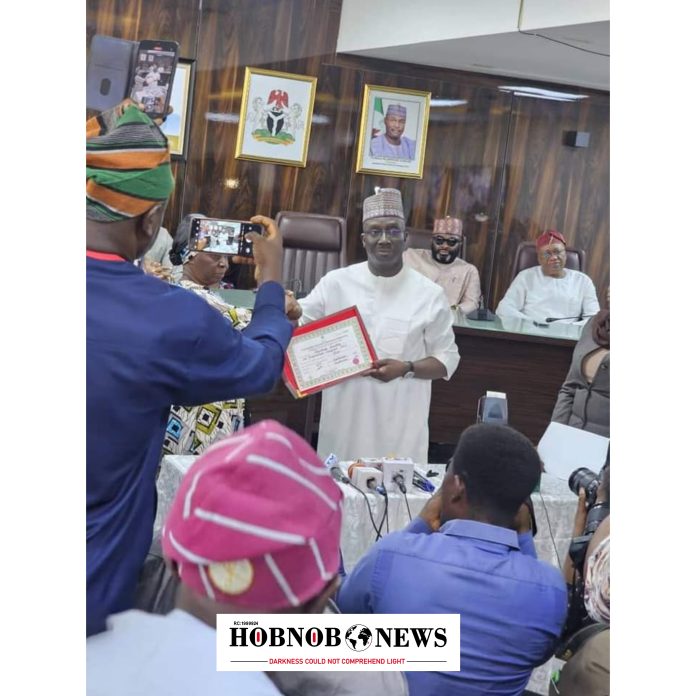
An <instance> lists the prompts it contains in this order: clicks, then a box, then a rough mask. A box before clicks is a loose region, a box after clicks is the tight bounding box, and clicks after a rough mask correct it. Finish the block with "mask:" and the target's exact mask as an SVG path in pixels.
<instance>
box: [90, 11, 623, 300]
mask: <svg viewBox="0 0 696 696" xmlns="http://www.w3.org/2000/svg"><path fill="white" fill-rule="evenodd" d="M199 5H200V9H199ZM340 10H341V0H88V3H87V46H88V48H89V42H90V41H91V38H92V36H93V35H94V34H96V33H99V34H108V35H111V36H118V37H121V38H126V39H133V40H139V39H144V38H160V39H173V40H176V41H178V42H179V44H180V45H181V57H183V58H191V59H195V60H196V66H195V80H196V81H195V92H194V100H193V110H192V119H191V129H190V143H189V150H188V158H187V160H186V162H183V161H178V162H177V163H176V164H175V174H176V190H175V193H174V196H173V199H172V201H171V203H170V205H169V209H168V212H167V219H166V222H165V224H166V225H167V227H168V228H169V229H170V230H172V231H173V230H175V229H176V226H177V224H178V221H179V219H180V218H181V217H182V216H183V215H185V214H186V213H189V212H202V213H205V214H207V215H211V216H216V217H228V218H241V219H245V218H249V217H250V216H251V215H253V214H255V213H262V214H265V215H270V216H275V214H276V213H277V212H278V211H279V210H296V211H304V212H311V213H325V214H329V215H342V216H344V217H345V218H346V219H347V222H348V230H349V238H348V258H349V260H350V261H351V262H352V261H356V260H361V259H362V258H364V256H363V250H362V247H361V244H360V237H359V233H360V220H361V214H362V200H363V199H364V198H365V196H367V195H369V194H370V193H372V191H373V188H374V186H395V187H398V188H400V189H401V191H402V194H403V199H404V204H405V208H406V215H407V224H408V225H409V226H411V227H420V228H423V227H429V226H430V225H431V224H432V221H433V219H434V218H436V217H441V216H443V215H445V214H449V215H453V216H459V217H462V218H463V219H464V221H465V234H466V236H467V260H469V261H471V262H472V263H474V264H476V266H477V267H478V268H479V270H480V272H481V277H482V281H483V285H484V291H485V292H487V293H488V298H489V304H491V305H493V307H494V306H495V304H497V302H498V300H499V299H500V298H501V297H502V295H503V293H504V292H505V289H506V288H507V286H508V285H509V283H510V280H511V272H512V269H511V265H512V260H513V258H514V254H515V249H516V247H517V245H518V243H519V242H520V241H524V240H528V239H534V238H535V236H536V235H537V234H538V232H539V231H540V230H542V229H545V228H548V227H554V228H556V229H559V230H561V231H562V232H563V233H564V234H565V235H566V237H567V239H568V241H569V243H570V244H571V245H573V246H579V247H582V248H584V249H585V250H586V251H587V257H588V268H587V269H586V272H587V273H588V274H589V275H590V276H591V277H592V279H593V280H594V281H595V284H596V286H597V290H598V292H599V293H600V294H602V295H603V293H604V291H605V290H606V287H607V286H608V284H609V96H608V95H607V94H606V93H602V92H593V91H592V90H584V89H583V90H580V89H575V88H569V87H567V86H559V87H558V88H559V89H561V90H563V91H572V92H579V93H582V94H586V95H588V96H587V98H585V99H582V100H580V101H578V102H558V101H548V100H542V99H535V98H524V97H514V96H512V95H510V94H509V93H505V92H502V91H500V90H499V89H498V86H499V85H514V84H522V82H521V81H520V80H515V79H513V78H498V77H493V76H488V75H480V74H475V73H465V72H458V71H453V70H444V69H440V68H434V67H428V66H414V65H408V64H404V63H395V62H389V61H383V60H376V59H368V58H358V57H352V56H346V55H336V53H335V49H336V39H337V35H338V25H339V20H340ZM569 50H570V49H569ZM245 66H253V67H263V68H266V69H273V70H281V71H286V72H291V73H299V74H304V75H314V76H316V77H317V78H318V84H317V95H316V102H315V107H314V114H315V116H322V117H323V118H320V119H319V122H316V123H314V125H313V127H312V134H311V141H310V145H309V153H308V160H307V166H306V168H304V169H302V168H297V167H286V166H281V165H273V164H263V163H258V162H249V161H244V160H236V159H235V158H234V147H235V141H236V136H237V128H238V123H237V122H235V121H237V120H238V119H237V118H236V117H238V115H239V109H240V106H241V94H242V86H243V82H244V68H245ZM365 84H375V85H389V86H394V87H404V88H409V89H418V90H427V91H430V92H431V93H432V98H433V99H440V100H450V101H457V102H465V103H463V104H459V105H455V106H438V105H437V104H434V105H433V106H432V107H431V111H430V122H429V130H428V145H427V151H426V157H425V171H424V176H423V179H421V180H413V179H400V178H395V177H383V176H372V175H362V174H356V173H355V161H356V151H357V136H358V129H359V117H360V108H361V100H362V91H363V86H364V85H365ZM524 84H535V85H536V86H546V87H548V85H540V84H539V83H530V82H529V81H525V82H524ZM552 87H553V86H552ZM230 115H233V118H229V116H230ZM568 130H585V131H589V132H590V133H591V139H590V146H589V148H584V149H580V148H578V149H576V148H570V147H568V146H565V145H563V133H564V131H568ZM232 180H236V182H238V184H237V187H236V188H229V185H228V184H229V182H230V181H232ZM477 217H478V218H479V219H478V220H477V219H476V218H477Z"/></svg>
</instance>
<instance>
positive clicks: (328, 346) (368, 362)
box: [283, 307, 377, 398]
mask: <svg viewBox="0 0 696 696" xmlns="http://www.w3.org/2000/svg"><path fill="white" fill-rule="evenodd" d="M376 360H377V355H376V353H375V350H374V348H373V346H372V342H371V341H370V337H369V336H368V335H367V331H366V330H365V325H364V324H363V321H362V319H361V317H360V313H359V312H358V309H357V307H350V308H348V309H345V310H343V311H341V312H337V313H336V314H331V315H329V316H328V317H324V318H323V319H319V320H318V321H313V322H311V323H309V324H305V325H304V326H301V327H299V328H297V329H295V331H294V332H293V335H292V339H291V341H290V345H289V346H288V350H287V353H286V354H285V367H284V368H283V379H284V381H285V384H286V385H287V387H288V389H289V390H290V391H291V392H292V394H293V396H295V397H296V398H302V397H304V396H307V395H308V394H313V393H315V392H318V391H321V390H322V389H325V388H326V387H330V386H332V385H334V384H338V383H339V382H342V381H343V380H346V379H350V378H351V377H355V376H357V375H362V374H366V373H367V372H369V371H370V370H371V369H372V367H373V364H374V363H375V362H376Z"/></svg>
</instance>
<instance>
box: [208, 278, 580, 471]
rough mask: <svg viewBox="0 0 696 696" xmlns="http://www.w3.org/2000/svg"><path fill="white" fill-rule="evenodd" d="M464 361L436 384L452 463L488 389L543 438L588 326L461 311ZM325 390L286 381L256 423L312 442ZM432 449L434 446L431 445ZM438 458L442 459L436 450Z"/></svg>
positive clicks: (232, 298) (246, 300) (246, 298)
mask: <svg viewBox="0 0 696 696" xmlns="http://www.w3.org/2000/svg"><path fill="white" fill-rule="evenodd" d="M218 293H219V295H220V296H221V297H222V298H223V299H224V300H225V301H226V302H228V303H230V304H233V305H235V306H239V307H247V308H252V307H253V305H254V302H255V299H256V295H255V293H254V292H253V291H250V290H220V291H218ZM452 316H453V327H454V336H455V340H456V342H457V346H458V348H459V354H460V356H461V360H460V362H459V367H458V368H457V370H456V371H455V373H454V375H452V378H451V379H449V380H443V379H440V380H436V381H434V382H433V389H432V397H431V400H430V417H429V429H430V442H431V443H433V445H439V446H440V447H439V448H438V453H439V456H438V457H437V461H445V460H446V458H447V457H448V454H449V453H451V450H452V449H453V448H454V445H455V444H456V443H457V440H458V439H459V435H460V434H461V432H462V430H464V428H466V427H467V426H469V425H471V424H472V423H475V422H476V409H477V405H478V400H479V398H480V397H481V396H483V395H484V394H485V393H486V392H487V391H497V392H504V393H505V394H506V395H507V401H508V417H509V424H510V425H511V426H512V427H514V428H516V429H517V430H519V431H520V432H522V433H524V434H525V435H526V436H527V437H528V438H529V439H530V440H532V442H534V443H535V444H536V443H538V441H539V439H540V438H541V436H542V435H543V433H544V430H545V429H546V426H547V425H548V423H549V420H550V419H551V413H552V411H553V407H554V404H555V403H556V397H557V396H558V390H559V389H560V387H561V385H562V384H563V382H564V380H565V377H566V374H567V372H568V368H569V367H570V361H571V357H572V354H573V349H574V347H575V344H576V343H577V341H578V338H579V337H580V332H581V331H582V326H580V325H578V324H564V323H560V322H555V323H549V324H547V325H538V324H535V323H534V322H532V321H529V320H525V319H507V318H505V319H504V318H501V317H497V316H496V317H495V318H494V319H493V321H473V320H471V319H467V317H466V316H465V315H464V314H462V313H461V312H459V311H453V314H452ZM320 403H321V395H320V394H318V395H316V396H313V397H309V398H305V399H295V398H294V397H293V396H291V394H290V392H289V391H288V390H287V388H286V387H285V385H284V384H282V383H278V385H277V386H276V388H275V390H274V391H273V392H271V393H270V394H268V395H265V396H260V397H252V398H249V399H247V404H248V407H249V410H250V413H251V416H252V419H253V420H254V421H259V420H262V419H264V418H273V419H275V420H277V421H280V422H281V423H284V424H285V425H287V426H288V427H289V428H292V429H293V430H294V431H295V432H297V433H299V434H300V435H302V436H303V437H305V439H307V440H308V441H310V442H312V439H313V437H314V436H315V434H316V431H317V428H318V418H319V405H320ZM431 449H432V448H431ZM430 459H434V457H433V455H432V454H431V455H430Z"/></svg>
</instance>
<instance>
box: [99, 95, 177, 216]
mask: <svg viewBox="0 0 696 696" xmlns="http://www.w3.org/2000/svg"><path fill="white" fill-rule="evenodd" d="M173 190H174V177H173V176H172V168H171V164H170V162H169V143H168V141H167V138H166V136H165V135H164V134H163V133H162V131H161V130H160V129H159V128H158V127H157V126H156V125H155V124H154V123H153V121H152V120H151V119H150V117H149V116H147V114H145V113H143V112H142V111H140V109H138V108H137V107H136V106H127V107H126V108H125V109H124V110H123V113H122V114H121V115H120V116H116V115H115V114H114V113H109V112H106V113H104V114H100V115H99V116H96V117H94V118H92V119H90V120H89V121H88V122H87V217H88V218H89V219H90V220H99V221H101V222H115V221H117V220H126V219H128V218H134V217H137V216H138V215H142V214H143V213H146V212H147V211H148V210H150V208H152V207H153V206H154V205H156V204H157V203H159V202H161V201H166V200H167V198H169V195H170V194H171V192H172V191H173Z"/></svg>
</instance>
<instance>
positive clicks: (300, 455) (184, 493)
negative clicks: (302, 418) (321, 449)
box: [162, 420, 343, 611]
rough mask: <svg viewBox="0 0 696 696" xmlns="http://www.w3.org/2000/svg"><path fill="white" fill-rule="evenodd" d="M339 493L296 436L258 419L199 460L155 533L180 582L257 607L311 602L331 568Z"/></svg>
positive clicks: (336, 560) (334, 567) (335, 557)
mask: <svg viewBox="0 0 696 696" xmlns="http://www.w3.org/2000/svg"><path fill="white" fill-rule="evenodd" d="M342 495H343V494H342V492H341V490H340V488H339V487H338V485H337V484H336V483H335V481H334V480H333V479H332V478H331V475H330V473H329V471H328V470H327V469H326V467H325V466H324V465H323V463H322V461H321V460H320V459H319V457H317V454H316V452H315V451H314V450H313V449H312V448H311V447H310V446H309V445H308V444H307V443H306V442H305V441H304V440H303V439H302V438H301V437H299V435H297V434H296V433H294V432H293V431H292V430H289V429H288V428H286V427H285V426H283V425H280V423H276V422H275V421H271V420H267V421H262V422H261V423H258V424H256V425H253V426H251V427H250V428H247V429H246V430H243V431H242V432H241V433H238V434H235V435H231V436H230V437H228V438H225V439H224V440H221V441H219V442H217V443H215V444H214V445H211V446H210V447H209V448H208V449H207V450H206V452H205V453H204V454H203V455H201V457H199V458H198V459H197V460H196V462H195V463H194V465H193V466H192V467H191V468H190V469H189V470H188V472H187V473H186V475H185V476H184V479H183V481H182V482H181V485H180V487H179V490H178V491H177V494H176V497H175V499H174V503H173V504H172V508H171V510H170V512H169V515H168V516H167V520H166V522H165V525H164V529H163V532H162V547H163V549H164V553H165V555H166V556H168V557H169V558H171V559H172V560H174V561H176V563H177V565H178V567H179V574H180V576H181V580H182V582H183V583H185V584H186V585H188V586H189V587H191V588H192V589H194V590H195V591H197V592H199V593H200V594H202V595H204V596H207V597H209V598H210V599H215V600H217V601H219V602H228V603H233V604H238V605H239V606H244V607H249V608H252V609H259V610H269V611H270V610H274V609H282V608H286V607H291V606H299V605H300V604H303V603H304V602H306V601H308V600H309V599H312V598H313V597H316V596H317V595H318V594H319V593H320V592H321V591H322V590H323V589H324V587H325V586H326V584H327V583H328V582H329V580H330V579H331V578H333V577H334V576H335V575H336V573H337V571H338V565H339V551H338V547H339V539H340V531H341V503H342Z"/></svg>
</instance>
